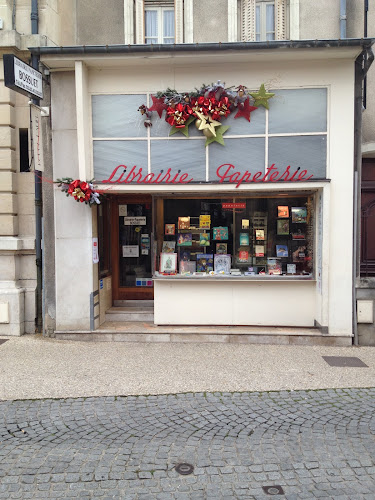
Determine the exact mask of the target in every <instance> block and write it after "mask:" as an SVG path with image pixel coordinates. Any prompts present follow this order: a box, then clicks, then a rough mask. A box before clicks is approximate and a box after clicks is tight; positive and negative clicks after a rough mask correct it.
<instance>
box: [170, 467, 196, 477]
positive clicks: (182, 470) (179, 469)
mask: <svg viewBox="0 0 375 500" xmlns="http://www.w3.org/2000/svg"><path fill="white" fill-rule="evenodd" d="M175 469H176V471H177V472H178V473H179V474H181V475H183V476H187V475H188V474H191V473H192V472H193V470H194V466H193V465H191V464H178V465H176V467H175Z"/></svg>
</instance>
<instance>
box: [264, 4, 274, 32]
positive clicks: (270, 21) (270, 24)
mask: <svg viewBox="0 0 375 500" xmlns="http://www.w3.org/2000/svg"><path fill="white" fill-rule="evenodd" d="M266 31H267V32H269V31H275V6H274V5H273V4H267V5H266ZM267 40H268V39H267Z"/></svg>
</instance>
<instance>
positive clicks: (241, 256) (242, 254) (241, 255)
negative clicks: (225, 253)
mask: <svg viewBox="0 0 375 500" xmlns="http://www.w3.org/2000/svg"><path fill="white" fill-rule="evenodd" d="M238 260H239V261H240V262H248V260H249V252H248V251H247V250H240V251H239V252H238Z"/></svg>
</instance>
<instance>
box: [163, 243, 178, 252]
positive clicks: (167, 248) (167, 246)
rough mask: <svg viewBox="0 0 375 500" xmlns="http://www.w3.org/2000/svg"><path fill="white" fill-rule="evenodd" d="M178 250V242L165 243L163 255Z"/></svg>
mask: <svg viewBox="0 0 375 500" xmlns="http://www.w3.org/2000/svg"><path fill="white" fill-rule="evenodd" d="M175 248H176V242H175V241H163V248H162V252H163V253H173V252H174V251H175Z"/></svg>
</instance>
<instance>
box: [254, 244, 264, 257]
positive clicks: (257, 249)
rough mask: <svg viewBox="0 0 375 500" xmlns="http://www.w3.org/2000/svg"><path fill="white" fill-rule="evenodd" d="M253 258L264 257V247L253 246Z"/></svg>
mask: <svg viewBox="0 0 375 500" xmlns="http://www.w3.org/2000/svg"><path fill="white" fill-rule="evenodd" d="M255 257H264V245H255Z"/></svg>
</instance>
